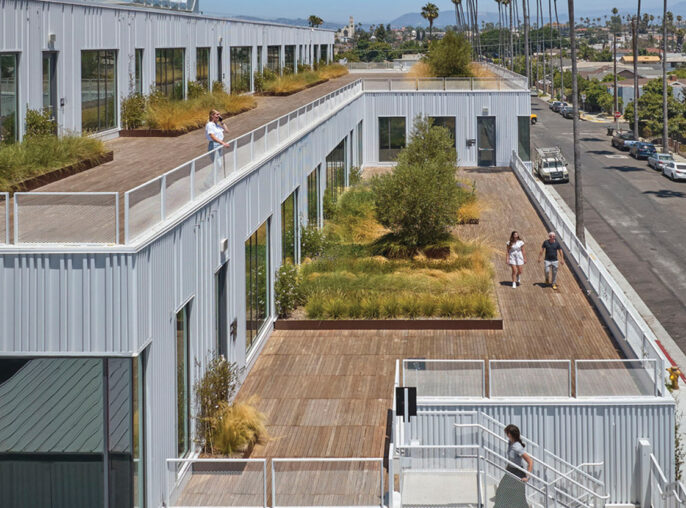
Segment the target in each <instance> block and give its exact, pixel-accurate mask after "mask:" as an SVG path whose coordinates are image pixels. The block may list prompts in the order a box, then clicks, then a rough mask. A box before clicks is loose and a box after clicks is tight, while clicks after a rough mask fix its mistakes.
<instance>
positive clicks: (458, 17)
mask: <svg viewBox="0 0 686 508" xmlns="http://www.w3.org/2000/svg"><path fill="white" fill-rule="evenodd" d="M450 1H451V2H452V3H453V4H454V5H455V23H456V26H457V30H458V32H461V31H462V30H463V29H464V13H463V12H462V0H450Z"/></svg>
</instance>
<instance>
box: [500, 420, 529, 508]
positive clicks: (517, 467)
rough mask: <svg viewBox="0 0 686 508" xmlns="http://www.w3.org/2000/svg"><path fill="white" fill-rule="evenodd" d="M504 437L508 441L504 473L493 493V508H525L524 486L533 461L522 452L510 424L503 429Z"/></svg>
mask: <svg viewBox="0 0 686 508" xmlns="http://www.w3.org/2000/svg"><path fill="white" fill-rule="evenodd" d="M505 435H506V436H507V440H508V446H507V466H506V467H505V470H506V473H505V476H503V478H502V480H501V481H500V484H499V485H498V488H497V489H496V491H495V498H494V499H493V501H494V504H493V507H494V508H525V507H528V506H529V505H528V504H527V502H526V486H525V485H524V484H525V483H526V482H528V481H529V474H530V473H531V471H532V470H533V468H534V461H533V459H532V458H531V457H530V456H529V454H528V453H526V452H525V451H524V442H523V441H522V437H521V435H520V433H519V428H518V427H517V426H516V425H512V424H510V425H508V426H507V427H505ZM525 464H526V467H525Z"/></svg>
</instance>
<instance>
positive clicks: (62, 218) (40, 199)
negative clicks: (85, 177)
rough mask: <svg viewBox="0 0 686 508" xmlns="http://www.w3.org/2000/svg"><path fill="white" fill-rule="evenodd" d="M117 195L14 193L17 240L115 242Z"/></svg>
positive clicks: (34, 241) (36, 241) (33, 241)
mask: <svg viewBox="0 0 686 508" xmlns="http://www.w3.org/2000/svg"><path fill="white" fill-rule="evenodd" d="M118 198H119V196H118V194H117V193H100V194H99V193H73V194H72V193H61V194H51V193H45V192H28V193H20V192H17V193H15V194H14V199H15V202H16V205H17V211H16V213H17V215H16V217H15V220H16V221H17V230H16V231H15V235H16V238H17V242H18V243H116V242H117V236H118V229H119V228H118V224H117V219H118V211H117V204H118V202H117V200H118ZM158 213H159V211H158Z"/></svg>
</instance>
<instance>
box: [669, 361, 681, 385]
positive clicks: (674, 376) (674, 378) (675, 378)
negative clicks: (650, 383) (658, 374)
mask: <svg viewBox="0 0 686 508" xmlns="http://www.w3.org/2000/svg"><path fill="white" fill-rule="evenodd" d="M667 372H668V373H669V382H670V383H671V384H672V386H671V388H672V390H678V389H679V376H681V371H680V370H679V367H677V366H676V365H674V366H672V367H669V368H667Z"/></svg>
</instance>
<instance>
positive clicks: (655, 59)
mask: <svg viewBox="0 0 686 508" xmlns="http://www.w3.org/2000/svg"><path fill="white" fill-rule="evenodd" d="M636 60H637V61H638V63H640V64H654V63H660V61H661V60H660V56H659V55H639V56H638V57H636ZM620 61H621V62H622V63H625V64H629V63H634V56H633V55H624V56H622V58H621V59H620Z"/></svg>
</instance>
